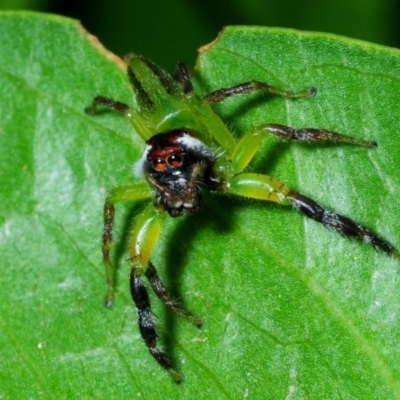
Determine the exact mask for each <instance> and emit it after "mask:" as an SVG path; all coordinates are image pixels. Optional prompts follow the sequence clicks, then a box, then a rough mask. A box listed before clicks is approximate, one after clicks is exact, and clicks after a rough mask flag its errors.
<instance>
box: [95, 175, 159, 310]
mask: <svg viewBox="0 0 400 400" xmlns="http://www.w3.org/2000/svg"><path fill="white" fill-rule="evenodd" d="M152 195H153V191H152V190H151V188H149V186H148V185H147V184H146V183H145V182H144V183H138V184H134V185H124V186H118V187H116V188H114V189H113V190H112V191H111V192H110V193H109V195H108V197H107V199H106V202H105V204H104V228H103V240H102V252H103V261H104V265H105V270H106V281H107V294H106V300H105V305H106V307H111V305H112V302H113V297H114V269H113V266H112V263H111V260H110V251H111V248H112V247H113V226H114V216H115V207H114V204H116V203H118V202H120V201H133V200H139V199H145V198H150V197H151V196H152Z"/></svg>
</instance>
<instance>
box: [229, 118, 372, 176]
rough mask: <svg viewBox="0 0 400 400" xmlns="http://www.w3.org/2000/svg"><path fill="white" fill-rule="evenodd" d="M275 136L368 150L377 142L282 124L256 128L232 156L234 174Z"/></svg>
mask: <svg viewBox="0 0 400 400" xmlns="http://www.w3.org/2000/svg"><path fill="white" fill-rule="evenodd" d="M268 135H273V136H275V137H277V138H279V139H282V140H285V141H303V142H333V143H346V144H351V145H356V146H363V147H366V148H370V149H372V148H374V147H376V146H377V144H376V142H368V141H364V140H358V139H355V138H352V137H350V136H346V135H343V134H341V133H337V132H333V131H328V130H326V129H315V128H291V127H289V126H285V125H280V124H262V125H258V126H255V127H254V128H253V129H251V130H250V131H249V132H247V133H246V134H245V135H243V137H242V138H241V139H240V140H239V142H238V144H237V146H236V147H235V150H234V152H233V154H232V168H233V173H239V172H241V171H243V169H244V168H245V167H246V166H247V165H248V163H249V162H250V161H251V159H252V158H253V157H254V155H255V153H256V152H257V150H258V148H259V146H260V144H261V142H262V140H263V139H264V138H266V137H267V136H268Z"/></svg>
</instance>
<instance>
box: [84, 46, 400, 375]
mask: <svg viewBox="0 0 400 400" xmlns="http://www.w3.org/2000/svg"><path fill="white" fill-rule="evenodd" d="M127 63H128V77H129V79H130V82H131V84H132V87H133V90H134V92H135V94H136V97H137V99H136V100H137V104H138V106H137V107H136V108H131V107H129V106H128V105H127V104H125V103H122V102H119V101H116V100H113V99H111V98H108V97H103V96H97V97H96V98H95V99H94V101H93V103H92V105H91V106H90V107H88V108H87V109H86V111H87V112H94V110H95V107H96V106H97V105H103V106H107V107H110V108H112V109H114V110H115V111H118V112H120V113H122V114H124V115H125V116H126V118H127V119H128V121H129V122H130V123H131V125H132V126H133V128H134V129H135V131H136V133H137V134H138V135H139V136H140V137H141V138H142V139H143V140H144V141H145V142H146V148H145V150H144V154H143V156H142V158H141V159H140V160H139V161H138V162H137V163H136V166H135V172H136V174H137V175H139V176H144V178H145V180H144V181H142V182H137V183H133V184H128V185H124V186H118V187H116V188H114V189H113V190H111V192H110V193H109V196H108V197H107V200H106V203H105V206H104V231H103V247H102V249H103V257H104V262H105V266H106V276H107V288H108V290H107V297H106V305H107V306H110V305H111V304H112V300H113V290H114V279H113V277H114V271H113V268H112V265H111V262H110V249H111V247H112V244H113V239H112V229H113V223H114V213H115V209H114V204H116V203H118V202H121V201H134V200H140V199H149V200H150V202H149V204H148V206H147V207H146V208H145V209H144V211H143V212H142V214H141V215H140V216H139V217H138V218H137V220H136V224H135V226H134V227H133V228H132V231H131V233H130V239H129V260H130V263H131V267H132V269H131V280H130V284H131V285H130V286H131V294H132V298H133V301H134V303H135V305H136V309H137V313H138V321H139V329H140V332H141V335H142V337H143V339H144V341H145V343H146V346H147V347H148V349H149V351H150V353H151V354H152V356H153V357H154V358H155V359H156V360H157V362H158V363H159V364H160V365H161V366H162V367H163V368H165V369H166V370H167V371H168V372H169V373H170V374H171V376H172V377H173V378H174V380H175V381H176V382H180V381H181V380H182V377H181V375H180V374H179V373H178V372H177V371H176V370H175V369H174V367H173V366H172V364H171V362H170V360H169V358H168V356H167V354H166V353H165V352H163V351H162V350H161V349H160V348H159V347H158V346H157V333H156V329H155V325H154V321H153V316H152V312H151V306H150V300H149V296H148V293H147V290H146V287H145V285H144V282H143V279H142V278H143V277H144V276H145V277H146V278H147V279H148V281H149V282H150V285H151V287H152V289H153V290H154V292H155V293H156V295H157V296H158V297H159V298H160V299H161V300H162V301H163V302H164V303H165V304H166V305H167V306H168V307H169V308H171V309H172V310H173V311H175V312H176V313H177V314H178V315H180V316H182V317H185V318H187V319H188V320H189V321H191V322H192V323H193V324H195V325H196V326H198V327H200V326H201V324H202V320H201V319H200V318H198V317H195V316H193V315H192V314H191V313H190V312H188V311H187V310H186V309H185V308H183V307H182V306H181V305H180V304H179V303H178V302H177V301H175V300H174V299H173V298H171V297H170V295H169V293H168V290H167V289H166V287H165V286H164V285H163V283H162V282H161V280H160V278H159V276H158V274H157V271H156V269H155V266H154V265H153V263H152V262H151V261H150V256H151V253H152V251H153V248H154V246H155V245H156V242H157V240H158V238H159V235H160V233H161V228H162V225H163V222H164V220H165V216H166V214H169V215H170V216H172V217H178V216H180V215H182V214H184V213H191V214H193V213H195V212H197V211H198V210H199V207H200V194H201V193H200V192H201V191H202V190H204V189H208V190H210V191H218V192H222V193H225V194H233V195H238V196H244V197H247V198H253V199H259V200H264V201H272V202H276V203H278V204H281V205H288V206H290V205H291V206H293V207H294V208H295V209H296V210H298V211H299V212H301V213H303V214H304V215H305V216H306V217H308V218H311V219H314V220H315V221H317V222H319V223H321V224H323V225H324V226H327V227H330V228H332V229H334V230H335V231H337V232H339V233H340V234H342V235H343V236H348V237H355V238H358V239H360V240H363V241H364V242H365V243H368V244H370V245H372V246H373V247H375V248H376V249H380V250H382V251H383V252H385V253H386V254H388V255H389V256H394V257H396V258H400V256H399V253H398V252H397V251H396V250H395V249H394V248H393V247H392V246H391V245H390V244H389V243H387V242H386V241H384V240H383V239H381V238H380V237H378V236H377V235H375V234H374V233H373V232H371V231H370V230H368V229H367V228H365V227H364V226H362V225H360V224H358V223H356V222H355V221H353V220H351V219H350V218H347V217H344V216H342V215H340V214H336V213H334V212H332V211H329V210H326V209H324V208H323V207H322V206H320V205H319V204H318V203H316V202H315V201H314V200H311V199H310V198H308V197H306V196H304V195H302V194H300V193H298V192H296V191H293V190H291V189H290V188H289V187H288V186H286V185H285V184H284V183H282V182H280V181H278V180H277V179H275V178H272V177H270V176H267V175H261V174H257V173H250V172H246V167H247V166H248V164H249V163H250V161H251V160H252V158H253V156H254V155H255V153H256V152H257V150H258V148H259V146H260V143H261V141H262V140H263V139H264V138H265V137H267V136H271V135H272V136H275V137H277V138H279V139H282V140H286V141H294V140H298V141H305V142H312V141H320V142H324V141H330V142H336V143H348V144H353V145H359V146H364V147H366V148H374V147H376V143H375V142H367V141H363V140H357V139H353V138H351V137H349V136H345V135H342V134H339V133H335V132H332V131H329V130H325V129H315V128H298V129H296V128H291V127H288V126H284V125H279V124H270V123H266V124H261V125H258V126H254V127H253V128H252V129H251V130H250V131H248V132H247V133H245V134H244V135H243V137H241V138H240V139H236V138H235V137H234V135H233V134H232V133H231V132H230V131H229V130H228V128H227V126H226V125H225V124H224V123H223V122H222V121H221V119H220V118H219V117H218V115H217V114H215V113H214V111H213V110H212V108H211V104H212V103H215V102H221V101H223V100H225V99H226V98H228V97H231V96H236V95H240V94H243V93H249V92H254V91H264V92H267V93H269V94H273V95H279V96H283V97H288V98H296V97H309V96H313V95H314V94H315V93H316V90H315V89H314V88H310V89H308V90H306V91H303V92H298V93H294V92H289V91H285V90H280V89H277V88H275V87H273V86H270V85H268V84H267V83H264V82H260V81H255V80H250V81H247V82H244V83H239V84H237V85H234V86H231V87H228V88H222V89H218V90H216V91H214V92H212V93H210V94H208V95H206V96H204V97H198V96H196V95H195V93H194V91H193V85H192V81H191V79H190V75H189V72H188V69H187V67H186V65H185V64H182V63H181V64H178V68H177V72H176V76H175V77H174V78H173V77H172V76H171V75H169V74H167V73H166V72H165V71H163V70H162V69H161V68H159V67H158V66H156V65H155V64H154V63H152V62H150V61H149V60H147V59H145V58H143V57H140V56H136V55H134V54H131V55H129V57H128V58H127ZM159 132H162V133H159ZM232 268H235V266H232Z"/></svg>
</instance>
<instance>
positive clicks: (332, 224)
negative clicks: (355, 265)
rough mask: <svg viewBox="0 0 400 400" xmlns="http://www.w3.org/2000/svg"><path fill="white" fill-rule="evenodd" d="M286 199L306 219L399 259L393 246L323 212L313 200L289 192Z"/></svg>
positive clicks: (329, 213)
mask: <svg viewBox="0 0 400 400" xmlns="http://www.w3.org/2000/svg"><path fill="white" fill-rule="evenodd" d="M288 197H289V198H291V199H292V203H293V206H294V207H295V208H296V210H298V211H301V212H302V213H303V214H305V215H306V216H307V217H308V218H312V219H314V220H315V221H317V222H320V223H321V224H322V225H324V226H326V227H329V228H332V229H334V230H335V231H337V232H339V233H340V234H341V235H343V236H347V237H354V238H357V239H359V240H362V241H363V242H365V243H367V244H370V245H371V246H373V247H374V248H375V249H380V250H382V251H383V252H385V253H386V254H387V255H388V256H393V257H396V258H400V254H399V252H398V251H396V250H395V248H394V247H393V246H391V245H390V244H389V243H387V242H386V241H385V240H383V239H381V238H380V237H378V236H377V235H375V234H374V233H373V232H371V231H370V230H369V229H367V228H365V227H364V226H362V225H360V224H359V223H357V222H355V221H353V220H352V219H350V218H347V217H344V216H343V215H339V214H336V213H334V212H332V211H328V210H325V209H324V208H322V207H321V206H320V205H319V204H317V203H316V202H315V201H314V200H312V199H310V198H308V197H306V196H304V195H302V194H300V193H298V192H290V193H289V194H288Z"/></svg>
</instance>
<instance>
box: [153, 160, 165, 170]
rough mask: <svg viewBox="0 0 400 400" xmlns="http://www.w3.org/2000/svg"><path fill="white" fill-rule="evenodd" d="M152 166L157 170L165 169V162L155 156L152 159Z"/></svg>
mask: <svg viewBox="0 0 400 400" xmlns="http://www.w3.org/2000/svg"><path fill="white" fill-rule="evenodd" d="M153 167H154V169H156V170H157V171H165V170H166V169H167V163H166V161H165V160H164V159H163V158H158V157H157V158H155V159H154V160H153Z"/></svg>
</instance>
